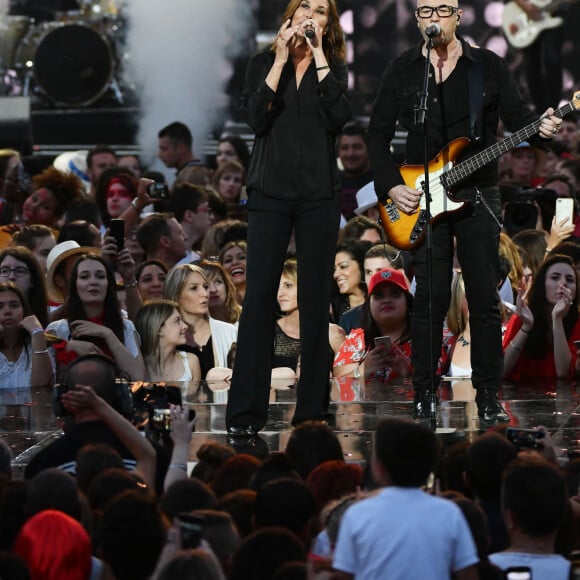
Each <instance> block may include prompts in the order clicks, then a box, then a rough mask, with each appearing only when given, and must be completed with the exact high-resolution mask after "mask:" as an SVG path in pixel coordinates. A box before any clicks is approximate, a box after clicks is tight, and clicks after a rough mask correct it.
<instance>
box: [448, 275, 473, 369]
mask: <svg viewBox="0 0 580 580" xmlns="http://www.w3.org/2000/svg"><path fill="white" fill-rule="evenodd" d="M447 328H448V329H449V331H450V332H451V333H452V335H453V336H452V337H451V338H450V339H449V341H448V343H447V348H448V363H449V367H448V371H447V374H448V375H449V376H452V377H456V376H462V377H465V376H471V331H470V328H469V308H468V306H467V299H466V298H465V284H464V283H463V275H462V274H461V271H459V270H457V271H455V272H454V273H453V279H452V280H451V301H450V303H449V310H448V311H447Z"/></svg>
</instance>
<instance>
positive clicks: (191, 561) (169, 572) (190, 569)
mask: <svg viewBox="0 0 580 580" xmlns="http://www.w3.org/2000/svg"><path fill="white" fill-rule="evenodd" d="M176 578H179V580H226V576H225V575H224V573H223V572H222V570H221V568H220V564H219V562H218V561H217V560H216V557H215V556H214V555H213V554H212V553H211V552H208V551H207V550H204V549H203V548H196V549H195V550H187V551H183V552H181V553H179V554H178V555H176V556H175V557H173V558H171V560H169V561H168V562H167V563H166V564H165V565H164V566H163V567H161V569H160V570H159V572H158V573H157V574H155V580H175V579H176Z"/></svg>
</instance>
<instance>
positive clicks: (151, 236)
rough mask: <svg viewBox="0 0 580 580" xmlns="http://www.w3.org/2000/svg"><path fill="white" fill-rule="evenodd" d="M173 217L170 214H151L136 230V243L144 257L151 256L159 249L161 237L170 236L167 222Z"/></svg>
mask: <svg viewBox="0 0 580 580" xmlns="http://www.w3.org/2000/svg"><path fill="white" fill-rule="evenodd" d="M174 217H175V216H174V215H173V214H172V213H169V212H164V213H153V214H151V215H149V216H147V217H146V218H145V219H144V220H143V221H142V222H141V223H140V224H139V228H138V229H137V242H138V243H139V245H140V246H141V247H142V248H143V250H144V251H145V254H146V255H149V254H153V253H154V252H155V251H156V250H157V248H158V247H159V240H160V239H161V238H162V237H163V236H171V229H170V228H169V220H170V219H173V218H174Z"/></svg>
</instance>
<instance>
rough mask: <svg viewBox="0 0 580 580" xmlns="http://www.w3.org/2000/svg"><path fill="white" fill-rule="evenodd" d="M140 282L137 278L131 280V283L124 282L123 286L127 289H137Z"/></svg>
mask: <svg viewBox="0 0 580 580" xmlns="http://www.w3.org/2000/svg"><path fill="white" fill-rule="evenodd" d="M138 283H139V282H137V280H135V278H133V280H131V282H124V283H123V286H124V287H125V288H135V286H137V284H138Z"/></svg>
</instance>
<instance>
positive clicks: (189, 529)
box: [177, 512, 205, 549]
mask: <svg viewBox="0 0 580 580" xmlns="http://www.w3.org/2000/svg"><path fill="white" fill-rule="evenodd" d="M177 524H178V525H179V532H180V534H181V547H182V548H185V549H190V548H197V547H198V546H199V543H200V542H201V539H202V537H203V530H204V528H205V518H203V516H196V515H193V514H189V513H186V512H183V513H180V514H179V516H177Z"/></svg>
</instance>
